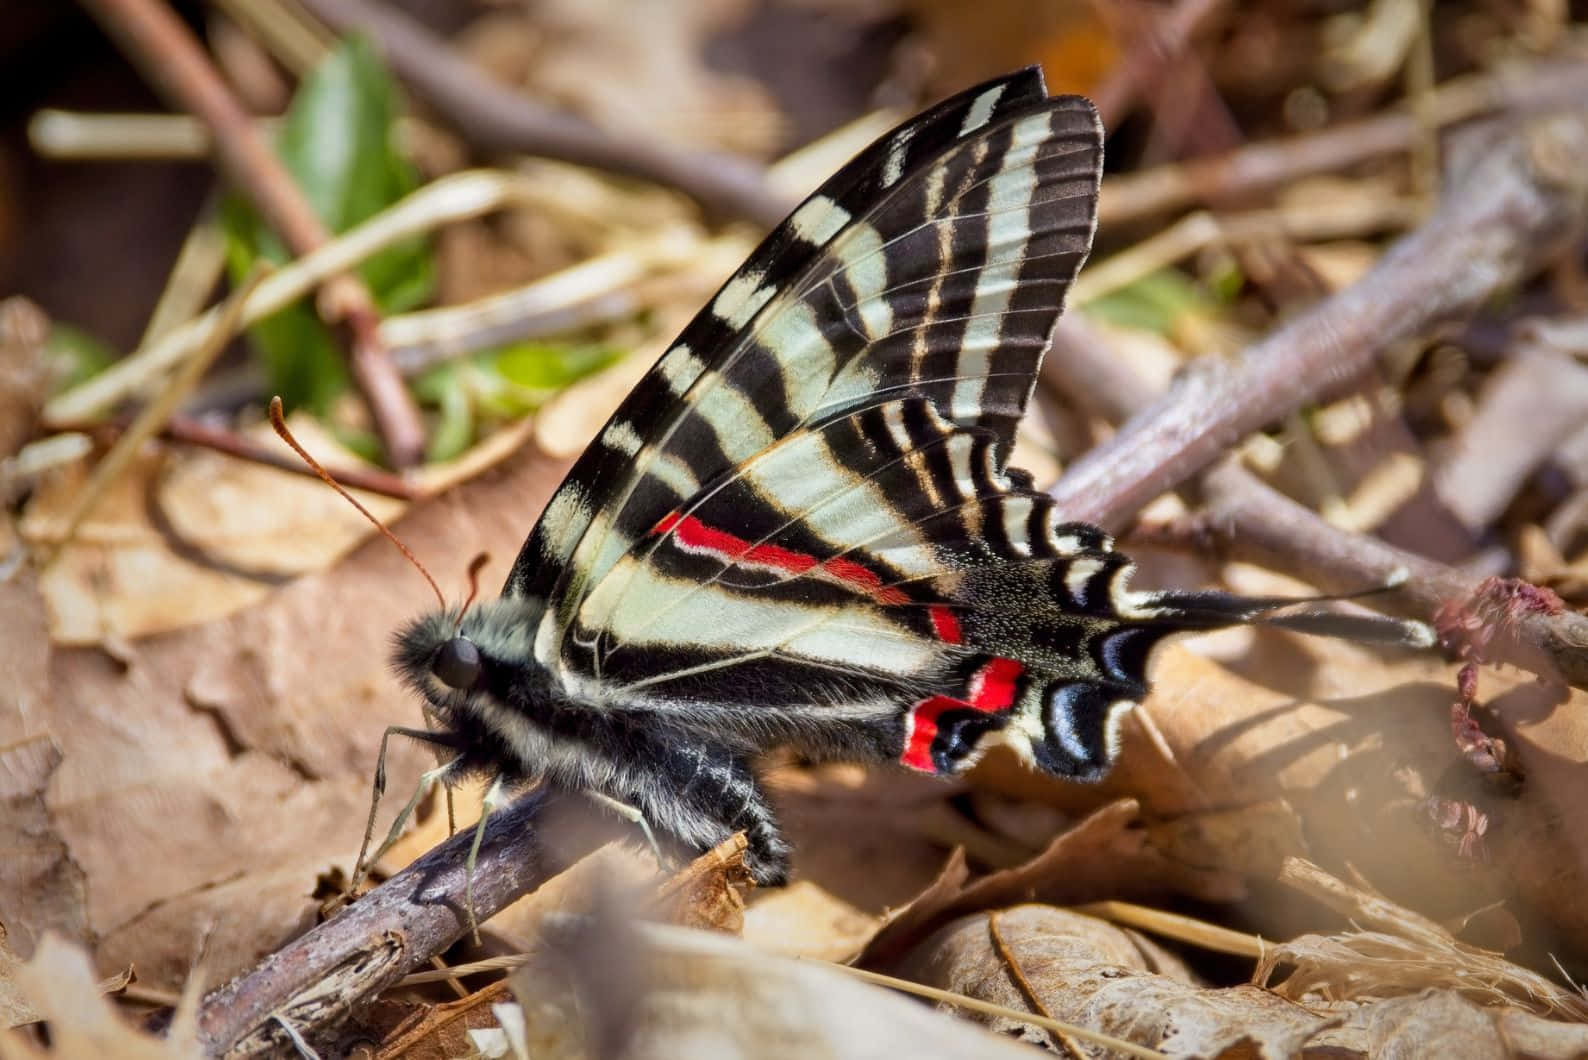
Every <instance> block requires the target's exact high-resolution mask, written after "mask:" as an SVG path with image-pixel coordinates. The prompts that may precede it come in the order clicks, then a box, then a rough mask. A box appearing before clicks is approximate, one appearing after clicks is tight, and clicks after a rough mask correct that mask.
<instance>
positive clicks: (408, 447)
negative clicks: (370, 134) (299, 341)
mask: <svg viewBox="0 0 1588 1060" xmlns="http://www.w3.org/2000/svg"><path fill="white" fill-rule="evenodd" d="M84 6H85V7H87V8H88V10H89V11H90V13H92V14H93V15H94V17H95V18H96V19H97V20H98V21H99V23H100V25H102V26H103V27H104V28H105V30H106V31H107V32H108V33H109V34H110V35H111V36H112V37H113V38H114V39H115V40H116V42H117V43H118V44H119V45H120V46H121V49H122V51H123V52H124V53H125V54H126V55H127V57H128V58H129V59H131V60H132V61H133V63H134V64H135V65H136V66H137V67H138V69H139V70H140V71H141V72H142V73H143V76H144V77H145V78H146V79H147V80H148V82H149V84H150V85H152V86H153V87H154V88H155V90H156V91H157V92H159V93H160V95H161V96H163V97H164V98H165V99H166V100H167V101H168V102H169V103H171V105H172V106H174V107H177V108H178V109H181V110H185V111H187V112H189V113H191V114H192V115H193V116H194V117H196V118H198V119H199V120H200V121H202V122H203V123H204V126H205V128H206V129H208V130H209V134H210V142H211V144H212V145H213V147H214V152H215V159H216V161H217V163H218V164H219V165H220V168H221V170H222V172H224V173H225V174H226V177H227V179H228V180H229V181H231V183H232V184H234V185H235V186H236V187H238V188H239V189H240V190H241V191H242V192H243V193H244V194H246V195H247V196H248V197H249V199H250V200H251V201H252V202H253V203H254V204H255V205H257V206H258V207H259V210H260V212H261V213H262V214H263V216H264V218H265V220H266V222H267V223H269V225H270V227H271V228H273V229H274V230H275V231H276V232H277V233H278V234H279V235H280V236H281V238H282V240H283V241H284V242H285V243H286V245H287V246H288V247H289V248H291V250H292V252H293V253H294V254H297V255H303V254H307V253H309V252H310V251H312V250H314V249H315V248H316V247H319V246H321V245H322V244H324V243H325V242H326V241H328V240H329V239H330V238H331V237H330V233H329V232H327V231H326V228H325V226H324V224H322V223H321V221H320V219H319V217H317V216H316V215H315V213H314V210H313V208H312V207H310V206H309V204H308V202H307V201H306V200H305V199H304V197H303V195H302V193H301V192H300V191H299V190H298V187H297V185H296V184H295V183H293V180H292V177H291V175H290V174H288V173H287V171H286V168H285V167H284V166H282V165H281V163H280V162H279V161H278V160H277V158H276V156H275V154H274V153H273V152H272V151H271V150H270V147H269V145H268V144H266V143H265V140H264V137H262V136H261V135H260V133H259V130H258V128H257V127H256V126H255V124H254V121H253V119H252V117H251V116H250V115H249V114H248V113H247V111H245V110H244V109H243V107H242V105H241V104H240V103H238V102H237V100H236V98H235V97H234V96H233V95H232V93H231V91H230V90H229V89H228V88H227V86H226V83H225V81H223V80H222V79H221V76H220V74H219V72H218V71H216V69H215V67H214V66H213V65H212V64H211V63H210V61H209V59H208V57H207V56H206V55H205V54H204V50H203V48H202V47H201V46H200V45H199V42H198V40H197V39H196V38H195V37H194V36H193V34H192V33H191V32H190V31H189V30H188V28H187V26H186V25H184V24H183V23H182V21H181V20H180V19H178V18H177V17H176V15H175V14H174V13H173V12H172V11H171V9H170V7H169V6H167V5H166V4H165V3H163V2H162V0H84ZM321 290H322V294H323V298H322V300H321V305H320V312H321V315H322V316H325V317H327V322H328V323H330V324H333V325H340V326H341V328H342V329H343V332H344V334H345V335H347V336H348V338H349V340H350V347H351V351H352V352H351V354H350V357H349V361H350V366H351V369H352V376H353V380H354V382H355V384H356V385H357V386H358V388H359V390H360V391H361V392H362V393H363V395H364V398H365V400H366V401H367V402H368V403H369V407H370V411H371V413H372V414H373V416H374V420H375V426H376V429H377V430H378V431H379V432H380V436H381V441H382V442H383V443H384V445H385V447H386V454H387V457H388V458H389V459H390V460H391V462H392V465H393V466H394V467H398V468H404V467H410V466H412V465H414V464H416V463H418V461H419V460H420V458H421V457H422V455H423V451H424V428H423V425H422V423H421V421H420V418H419V409H418V406H417V405H415V404H414V401H413V398H412V397H411V396H409V394H408V391H407V390H406V389H405V388H404V387H403V384H402V379H401V377H400V376H398V374H397V371H396V369H395V368H394V367H393V366H392V364H391V359H390V358H389V357H388V356H387V355H386V351H385V347H384V346H383V345H382V344H381V342H380V339H379V336H378V333H377V325H378V323H379V313H378V311H377V310H376V308H375V303H374V299H373V298H372V297H371V295H370V293H369V289H368V288H367V287H365V286H364V282H363V281H362V280H360V279H358V278H357V277H356V276H354V275H352V274H350V273H343V274H339V275H337V276H334V277H332V278H330V279H329V280H327V281H326V283H325V285H324V286H323V287H322V289H321Z"/></svg>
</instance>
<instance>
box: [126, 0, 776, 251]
mask: <svg viewBox="0 0 1588 1060" xmlns="http://www.w3.org/2000/svg"><path fill="white" fill-rule="evenodd" d="M100 2H104V0H100ZM303 6H304V7H306V8H308V9H309V10H310V11H312V12H313V13H314V14H315V15H316V16H318V17H319V18H321V19H324V20H325V21H326V22H327V23H329V24H330V25H331V26H332V28H334V29H336V30H337V31H338V32H341V33H351V32H355V31H356V32H360V33H367V34H369V35H370V36H371V37H372V38H374V39H375V40H376V41H377V42H378V43H379V45H380V48H381V51H382V52H384V53H385V55H386V60H387V62H389V63H390V64H391V68H392V69H393V70H394V71H395V72H396V73H397V76H398V77H400V78H402V80H403V82H404V83H405V84H407V85H408V87H409V88H410V89H411V90H412V91H413V92H414V94H415V95H417V96H419V97H421V98H423V99H424V100H425V102H426V103H428V104H430V106H431V107H433V108H434V109H435V111H436V112H437V113H438V114H440V115H441V117H442V118H443V119H444V120H445V121H446V122H447V124H449V125H450V126H451V127H452V128H453V129H455V130H457V132H458V133H460V134H461V135H462V136H463V138H464V139H465V140H467V141H468V142H469V144H470V145H471V146H472V147H474V149H475V150H477V151H482V152H486V153H493V152H509V153H517V154H529V155H539V156H541V157H543V158H557V159H562V160H563V161H566V162H576V163H578V164H580V165H585V166H593V167H595V168H597V169H605V170H609V171H611V172H613V173H621V174H623V175H625V176H631V177H639V178H640V179H642V180H649V181H653V182H655V183H657V184H663V185H666V186H667V187H671V188H676V189H678V190H679V191H681V192H683V193H684V194H685V195H688V196H689V197H690V198H692V199H694V200H695V201H696V202H698V203H700V204H701V205H702V206H703V207H705V208H706V210H707V211H708V212H710V213H713V214H716V215H718V216H722V217H730V218H741V219H743V220H747V221H753V222H754V223H756V224H758V225H760V226H762V227H764V228H770V227H771V226H773V225H775V224H777V223H778V222H779V221H781V220H782V219H783V218H784V216H786V215H787V214H788V212H789V211H790V210H791V209H793V208H794V207H795V206H796V205H798V203H796V202H794V201H791V200H789V199H787V198H785V197H784V196H782V195H779V194H777V193H776V192H775V191H773V190H772V188H771V187H770V186H769V185H768V184H767V182H766V174H765V171H764V170H763V169H762V167H760V166H759V165H757V164H755V163H753V162H751V161H749V160H748V159H744V158H740V157H738V156H735V155H729V154H724V153H721V152H710V151H697V150H691V151H682V150H678V149H676V148H674V147H673V146H671V145H670V144H666V143H662V142H660V141H654V140H647V139H642V138H639V137H634V136H623V137H616V136H612V135H610V134H608V133H606V132H604V131H602V130H601V129H599V128H597V127H596V126H594V125H591V124H589V123H588V122H586V121H584V120H583V119H581V118H577V117H575V116H573V115H571V114H567V113H565V112H562V111H558V110H553V109H551V108H550V107H546V106H543V105H541V104H540V103H537V102H536V101H534V100H532V99H530V98H528V97H527V96H524V95H522V94H520V93H518V92H514V91H513V90H512V89H510V88H507V87H506V86H504V85H502V84H500V83H499V82H496V81H493V80H492V79H491V78H490V77H489V76H487V75H486V74H485V73H484V72H482V71H481V70H479V69H478V68H476V67H475V66H473V65H472V64H471V63H469V62H467V61H465V60H464V59H462V58H460V57H459V56H458V55H457V53H455V52H454V51H453V50H452V49H451V48H449V47H447V45H446V44H445V43H443V42H442V41H440V40H438V39H437V38H436V37H435V36H433V35H432V34H431V33H430V32H429V31H428V30H426V29H425V28H424V27H423V26H421V25H420V24H419V23H417V22H415V21H414V20H413V19H411V18H409V17H408V16H407V15H404V14H402V13H401V12H400V11H398V10H397V9H396V8H395V7H391V6H389V5H383V4H374V3H369V2H366V0H303Z"/></svg>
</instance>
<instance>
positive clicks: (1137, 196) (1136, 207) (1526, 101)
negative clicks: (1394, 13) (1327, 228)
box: [1098, 59, 1588, 230]
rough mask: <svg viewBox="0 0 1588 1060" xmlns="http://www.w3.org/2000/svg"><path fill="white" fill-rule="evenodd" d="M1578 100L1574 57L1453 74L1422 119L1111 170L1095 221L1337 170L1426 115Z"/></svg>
mask: <svg viewBox="0 0 1588 1060" xmlns="http://www.w3.org/2000/svg"><path fill="white" fill-rule="evenodd" d="M1583 99H1588V63H1584V62H1583V61H1582V60H1581V59H1556V60H1547V61H1543V62H1539V63H1535V64H1528V65H1525V66H1519V67H1515V68H1510V69H1506V70H1502V71H1500V72H1498V73H1493V74H1475V75H1472V76H1470V77H1465V78H1457V79H1454V80H1452V81H1449V82H1446V83H1445V84H1443V85H1441V86H1440V87H1439V88H1437V89H1436V90H1435V91H1434V92H1433V98H1432V99H1431V100H1430V101H1429V103H1428V104H1427V110H1428V112H1429V113H1428V117H1427V118H1424V117H1422V116H1420V115H1419V114H1417V113H1414V112H1413V111H1412V110H1411V109H1410V108H1403V109H1400V110H1395V111H1391V112H1389V113H1387V114H1382V115H1378V116H1376V117H1372V118H1365V119H1363V120H1361V121H1354V122H1348V123H1346V124H1343V125H1337V126H1334V127H1332V128H1327V129H1321V130H1319V131H1317V132H1312V133H1304V134H1302V135H1299V136H1293V137H1290V138H1288V139H1282V140H1267V141H1264V142H1262V143H1254V144H1249V145H1247V146H1245V147H1241V148H1238V149H1236V150H1234V151H1229V152H1227V153H1224V154H1218V155H1211V156H1208V157H1206V158H1195V159H1191V160H1190V161H1186V162H1176V163H1174V164H1172V165H1166V166H1159V167H1158V168H1156V169H1149V170H1145V171H1144V172H1140V173H1127V174H1122V175H1120V176H1111V177H1109V178H1107V179H1106V180H1104V181H1103V194H1102V200H1101V201H1100V202H1099V203H1098V223H1099V224H1100V225H1101V226H1102V227H1103V228H1104V230H1107V229H1108V228H1109V226H1111V225H1117V224H1123V223H1125V222H1127V221H1134V220H1139V219H1141V218H1144V217H1150V216H1153V215H1156V214H1163V213H1169V212H1171V211H1173V210H1178V209H1182V208H1184V207H1186V206H1189V205H1192V204H1193V203H1200V204H1203V205H1212V204H1217V203H1219V202H1225V201H1229V200H1231V199H1237V198H1239V197H1241V196H1243V195H1252V194H1256V193H1259V192H1264V191H1268V190H1270V189H1272V188H1277V187H1282V186H1283V185H1285V184H1289V183H1291V182H1293V181H1296V180H1299V179H1301V178H1303V177H1308V176H1314V175H1317V174H1321V173H1340V172H1344V171H1347V170H1349V169H1350V168H1351V167H1353V166H1356V165H1360V164H1361V163H1363V162H1367V161H1371V160H1372V159H1375V158H1382V157H1384V156H1386V155H1393V154H1398V153H1400V152H1404V151H1409V150H1411V149H1413V148H1414V147H1415V146H1416V144H1417V143H1418V142H1419V140H1420V139H1421V138H1422V137H1424V136H1425V135H1426V126H1425V121H1426V120H1429V119H1431V120H1432V121H1434V122H1435V123H1436V124H1437V125H1438V126H1440V127H1446V126H1450V125H1453V124H1455V123H1457V122H1462V121H1469V120H1471V119H1473V118H1476V117H1479V116H1481V115H1484V114H1496V113H1509V114H1511V115H1512V116H1514V117H1516V118H1518V119H1520V118H1523V117H1526V116H1529V115H1533V114H1538V113H1542V112H1544V111H1550V110H1559V109H1561V108H1562V107H1570V106H1575V105H1577V104H1579V103H1580V102H1581V101H1582V100H1583Z"/></svg>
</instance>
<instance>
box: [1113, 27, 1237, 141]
mask: <svg viewBox="0 0 1588 1060" xmlns="http://www.w3.org/2000/svg"><path fill="white" fill-rule="evenodd" d="M1104 6H1105V7H1106V6H1108V5H1106V4H1105V5H1104ZM1228 7H1229V0H1177V3H1175V5H1174V7H1173V8H1172V9H1171V10H1170V11H1168V12H1166V13H1165V14H1164V15H1163V17H1161V18H1157V19H1153V20H1152V24H1151V25H1150V26H1149V27H1148V28H1146V29H1145V30H1144V31H1143V32H1142V33H1141V34H1139V36H1138V38H1137V40H1136V42H1135V43H1134V45H1133V46H1132V47H1131V49H1130V50H1129V52H1127V53H1126V55H1125V56H1124V59H1123V61H1122V62H1119V63H1116V64H1115V65H1114V68H1113V69H1112V70H1110V71H1109V74H1108V76H1107V77H1105V78H1104V79H1103V82H1102V84H1100V85H1098V86H1097V88H1096V90H1095V91H1093V92H1092V93H1091V96H1092V102H1093V103H1095V104H1096V105H1097V113H1098V114H1099V115H1100V116H1101V117H1102V119H1103V125H1104V127H1106V128H1109V129H1112V128H1113V127H1114V126H1115V125H1117V124H1119V122H1120V120H1121V119H1122V118H1123V117H1124V116H1125V114H1126V113H1127V112H1128V111H1129V110H1130V107H1131V104H1132V103H1134V102H1135V100H1136V99H1137V97H1138V96H1140V95H1142V94H1143V93H1145V92H1147V91H1150V90H1151V88H1152V87H1153V86H1154V85H1155V84H1156V83H1157V82H1158V81H1159V79H1160V78H1161V77H1162V75H1163V71H1164V68H1165V67H1167V66H1168V65H1169V64H1170V63H1172V62H1174V60H1175V59H1176V58H1177V57H1178V56H1179V55H1180V53H1182V52H1184V51H1185V50H1186V48H1187V47H1188V46H1189V45H1190V43H1191V39H1192V38H1193V37H1194V36H1196V35H1197V34H1198V33H1202V32H1205V31H1207V30H1209V29H1210V28H1211V27H1212V26H1213V25H1214V24H1216V23H1217V21H1218V20H1219V19H1220V18H1222V17H1223V16H1224V13H1225V11H1226V10H1227V9H1228Z"/></svg>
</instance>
